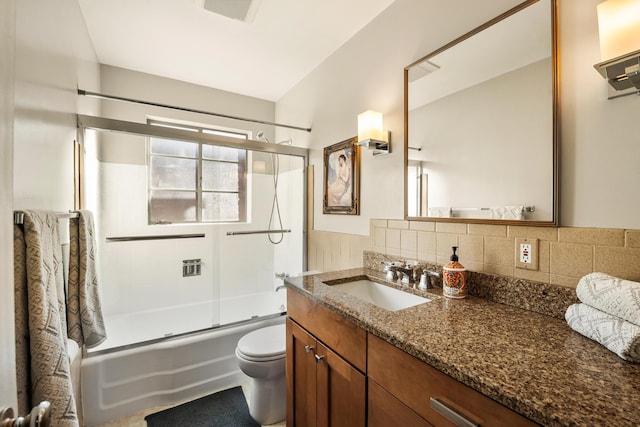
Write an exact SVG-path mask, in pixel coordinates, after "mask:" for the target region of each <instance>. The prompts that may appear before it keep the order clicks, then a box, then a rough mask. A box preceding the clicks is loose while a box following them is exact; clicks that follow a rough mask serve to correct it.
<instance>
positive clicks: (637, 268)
mask: <svg viewBox="0 0 640 427" xmlns="http://www.w3.org/2000/svg"><path fill="white" fill-rule="evenodd" d="M594 264H595V266H594V270H595V271H599V272H602V273H607V274H611V275H612V276H616V277H620V278H622V279H627V280H634V281H640V249H637V248H616V247H611V246H596V249H595V262H594Z"/></svg>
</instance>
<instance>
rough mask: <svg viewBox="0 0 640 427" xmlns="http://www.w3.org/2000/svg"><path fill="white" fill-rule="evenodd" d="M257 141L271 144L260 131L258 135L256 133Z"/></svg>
mask: <svg viewBox="0 0 640 427" xmlns="http://www.w3.org/2000/svg"><path fill="white" fill-rule="evenodd" d="M256 139H257V140H258V141H264V142H269V139H268V138H267V137H266V136H264V132H263V131H261V130H259V131H258V133H256Z"/></svg>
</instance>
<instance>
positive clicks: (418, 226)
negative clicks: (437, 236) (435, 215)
mask: <svg viewBox="0 0 640 427" xmlns="http://www.w3.org/2000/svg"><path fill="white" fill-rule="evenodd" d="M409 229H411V230H416V231H436V223H435V222H426V221H409Z"/></svg>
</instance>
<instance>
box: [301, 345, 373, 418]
mask: <svg viewBox="0 0 640 427" xmlns="http://www.w3.org/2000/svg"><path fill="white" fill-rule="evenodd" d="M314 357H315V359H316V362H317V365H316V379H317V420H318V424H317V425H318V426H319V427H342V426H344V427H364V426H365V422H366V421H365V420H366V379H365V376H364V375H363V374H362V373H361V372H359V371H358V370H357V369H355V368H354V367H353V366H351V365H350V364H349V363H347V362H346V361H345V360H344V359H342V358H341V357H340V356H338V355H337V354H336V353H334V352H333V351H331V350H330V349H329V348H327V347H325V346H324V345H322V344H321V343H318V348H317V350H316V355H315V356H314Z"/></svg>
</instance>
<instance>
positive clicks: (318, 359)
mask: <svg viewBox="0 0 640 427" xmlns="http://www.w3.org/2000/svg"><path fill="white" fill-rule="evenodd" d="M322 359H324V356H320V355H319V354H318V353H316V363H320V361H321V360H322Z"/></svg>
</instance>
